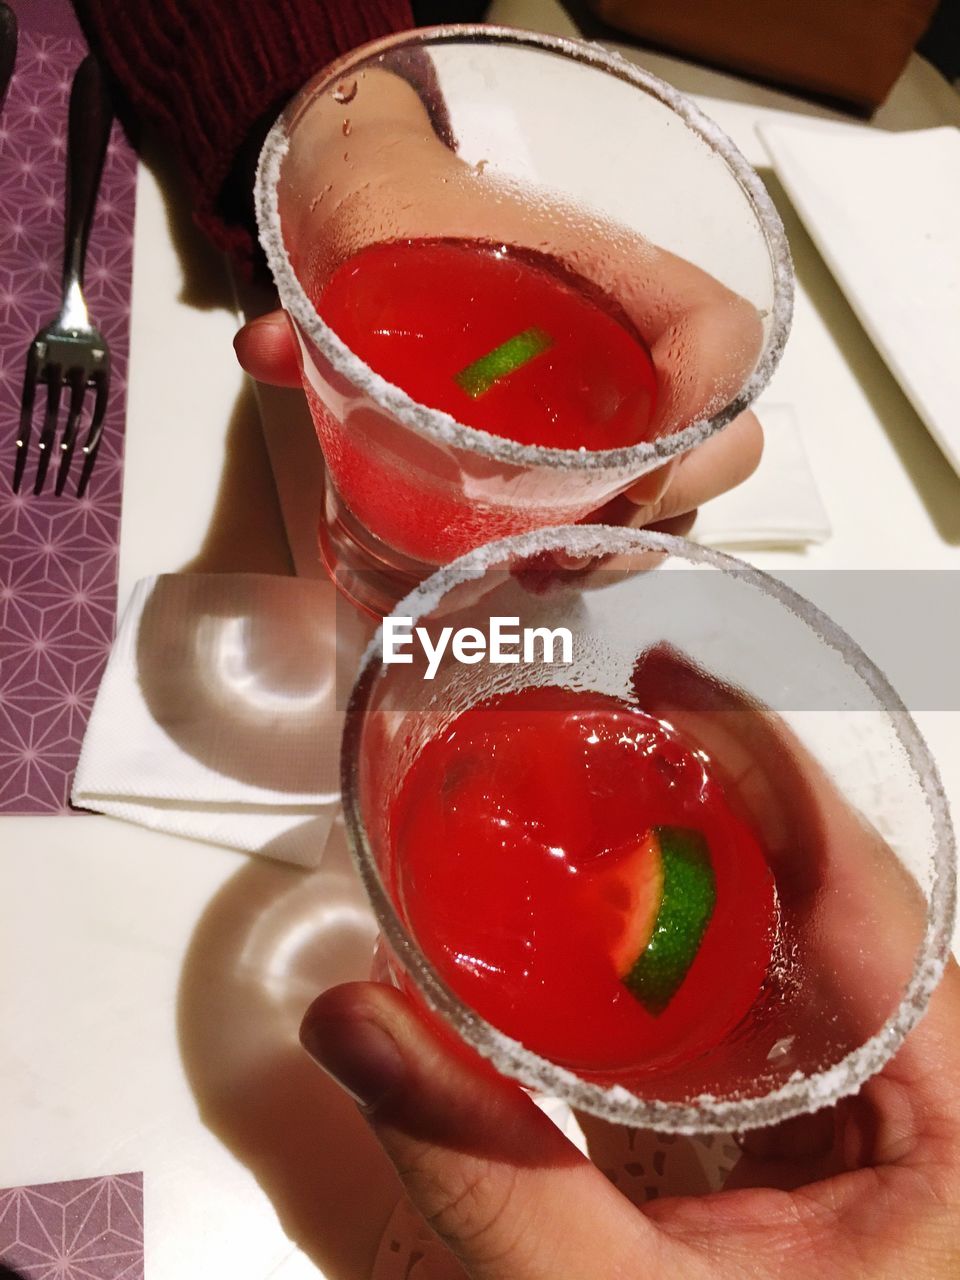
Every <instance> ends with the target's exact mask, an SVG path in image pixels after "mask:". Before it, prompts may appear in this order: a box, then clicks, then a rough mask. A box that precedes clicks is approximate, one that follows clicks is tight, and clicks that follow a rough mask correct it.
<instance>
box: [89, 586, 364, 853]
mask: <svg viewBox="0 0 960 1280" xmlns="http://www.w3.org/2000/svg"><path fill="white" fill-rule="evenodd" d="M366 626H367V624H365V623H364V622H363V621H362V620H361V619H359V618H358V616H357V615H356V613H355V612H354V611H353V610H352V609H350V608H349V606H347V605H341V604H340V603H338V597H337V593H336V591H335V590H334V588H333V586H332V584H331V583H329V582H327V581H306V580H303V579H298V578H282V577H271V576H269V575H263V574H192V575H179V576H178V575H164V576H160V577H153V578H145V579H143V580H142V581H141V582H139V583H138V584H137V586H136V587H135V589H134V592H133V595H132V597H131V600H130V603H129V605H128V607H127V609H126V611H125V613H124V616H123V619H122V621H121V624H120V628H119V633H118V635H117V639H116V641H115V643H114V646H113V649H112V652H111V654H110V659H109V662H108V664H107V669H106V672H105V674H104V677H103V681H102V683H101V685H100V689H99V692H98V694H97V698H96V702H95V704H94V708H93V713H92V715H91V717H90V722H89V725H88V728H87V733H86V737H85V738H84V742H83V748H82V751H81V755H80V761H79V764H78V766H77V772H76V776H75V779H74V786H73V793H72V801H73V803H74V804H75V805H78V806H80V807H82V808H86V809H95V810H97V811H98V812H100V813H106V814H111V815H113V816H115V817H118V818H126V819H128V820H129V821H131V822H138V823H141V824H142V825H144V826H148V827H154V828H156V829H157V830H160V831H170V832H174V833H176V834H179V835H185V836H192V837H194V838H196V839H200V840H208V841H211V842H213V843H215V844H222V845H227V846H230V847H232V848H235V849H241V850H246V851H249V852H251V853H260V854H264V855H266V856H268V857H273V858H279V859H282V860H283V861H286V862H293V863H297V864H298V865H300V866H315V865H316V864H317V863H318V862H319V860H320V858H321V857H322V854H323V849H324V846H325V844H326V839H327V835H328V833H329V830H330V827H331V825H332V823H333V819H334V817H335V815H336V813H337V811H338V808H339V785H340V784H339V750H340V722H341V716H342V707H343V705H344V702H345V697H346V694H347V693H349V689H350V685H351V683H352V676H353V671H354V670H355V668H356V662H357V659H358V656H359V653H360V651H361V647H362V645H363V643H364V639H365V630H366Z"/></svg>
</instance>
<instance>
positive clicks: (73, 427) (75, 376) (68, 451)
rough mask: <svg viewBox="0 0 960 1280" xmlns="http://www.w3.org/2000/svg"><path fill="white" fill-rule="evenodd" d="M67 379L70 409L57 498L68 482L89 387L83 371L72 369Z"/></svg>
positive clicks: (62, 448) (61, 447)
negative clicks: (84, 401)
mask: <svg viewBox="0 0 960 1280" xmlns="http://www.w3.org/2000/svg"><path fill="white" fill-rule="evenodd" d="M67 378H68V381H69V383H70V408H69V410H68V412H67V425H66V426H65V427H64V429H63V437H62V439H61V441H60V466H59V468H58V469H57V483H56V485H55V487H54V492H55V493H56V495H57V497H59V496H60V494H62V493H63V486H64V485H65V484H66V482H67V473H68V472H69V470H70V463H71V461H72V460H73V450H74V446H75V445H76V443H77V428H78V427H79V425H80V414H81V412H82V411H83V397H84V393H85V391H86V387H87V381H86V378H84V376H83V371H82V370H81V369H71V370H70V373H69V374H68V375H67Z"/></svg>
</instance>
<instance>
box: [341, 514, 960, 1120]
mask: <svg viewBox="0 0 960 1280" xmlns="http://www.w3.org/2000/svg"><path fill="white" fill-rule="evenodd" d="M578 559H579V560H582V561H586V562H587V564H588V567H586V568H583V567H582V568H580V569H572V568H571V569H563V568H559V567H558V565H559V564H560V563H562V562H567V563H569V562H570V561H571V560H578ZM401 616H402V617H403V619H404V622H403V624H402V631H403V634H404V635H405V636H406V637H407V639H406V642H405V643H404V645H403V646H402V650H403V653H404V657H403V658H401V659H400V660H399V661H396V662H392V661H388V658H390V657H391V656H392V654H393V651H394V648H395V647H394V646H391V645H390V643H386V644H385V643H384V638H385V636H388V635H389V633H390V632H391V628H393V629H394V631H395V630H396V628H395V627H394V624H395V623H396V624H397V625H398V626H399V625H400V624H399V619H400V617H401ZM497 619H499V620H500V622H502V623H504V624H505V625H506V630H507V631H508V632H509V633H510V634H511V635H512V636H513V637H514V643H513V644H512V645H508V646H507V649H508V651H509V653H511V654H512V655H513V656H509V657H507V658H506V660H505V661H501V662H494V661H491V660H490V650H489V649H487V650H486V651H485V650H484V644H483V641H482V637H484V636H487V637H491V636H492V635H493V630H494V626H493V624H494V622H495V621H496V620H497ZM414 626H415V627H418V628H420V632H419V633H418V635H414V634H413V632H412V627H414ZM560 627H565V628H567V629H568V630H569V632H570V635H571V643H570V648H569V651H568V653H567V654H566V655H564V654H563V652H562V647H561V646H560V644H559V643H556V644H554V643H551V644H550V653H551V655H552V656H551V659H550V660H549V661H547V660H545V648H544V645H545V640H546V637H547V636H548V635H549V633H551V632H555V631H556V630H557V629H558V628H560ZM525 634H530V635H533V636H534V638H535V640H536V643H535V644H534V645H533V646H532V652H531V653H530V654H527V652H526V648H525V646H523V652H522V653H521V646H520V645H519V644H518V643H517V642H516V637H517V636H521V635H525ZM458 635H459V636H460V637H461V643H460V644H459V645H458V643H457V641H456V637H457V636H458ZM411 636H413V638H412V639H411ZM458 653H459V656H458ZM431 654H433V655H439V656H438V657H432V658H431V657H430V655H431ZM485 655H486V656H485ZM611 708H612V709H613V713H614V714H611ZM342 779H343V804H344V815H345V820H346V825H347V831H348V834H349V837H350V841H351V846H352V849H353V853H354V856H355V860H356V863H357V866H358V869H359V872H360V874H361V877H362V879H363V882H364V885H365V887H366V889H367V891H368V893H369V895H370V899H371V901H372V904H373V907H374V910H375V912H376V915H377V919H378V922H379V924H380V927H381V930H382V934H383V943H384V951H383V955H384V958H385V961H386V967H387V974H388V976H390V977H391V978H392V979H393V980H394V981H395V982H396V983H397V984H398V985H399V986H401V987H402V988H404V989H405V990H407V991H408V992H409V993H410V994H411V995H412V996H413V997H414V1000H415V1001H416V1002H417V1003H418V1004H419V1005H420V1006H421V1007H424V1006H426V1008H428V1009H430V1010H432V1011H433V1012H434V1013H435V1014H436V1015H438V1016H439V1018H440V1020H441V1021H442V1022H443V1023H444V1024H445V1025H446V1027H448V1028H450V1029H452V1030H453V1031H454V1032H455V1033H456V1035H457V1036H459V1037H460V1038H461V1039H462V1040H463V1041H465V1042H466V1043H467V1044H469V1045H471V1046H472V1047H473V1048H474V1049H476V1050H477V1051H478V1052H480V1053H481V1054H482V1055H484V1056H485V1057H487V1058H488V1059H489V1060H490V1061H491V1062H492V1063H493V1064H494V1065H495V1066H496V1067H497V1068H498V1069H499V1070H500V1071H501V1072H503V1073H504V1074H507V1075H510V1076H513V1077H515V1078H516V1079H518V1080H520V1081H521V1082H522V1083H523V1084H525V1085H527V1086H528V1087H530V1088H533V1089H538V1090H541V1091H543V1092H545V1093H547V1094H552V1095H555V1096H558V1097H560V1098H562V1099H564V1100H565V1101H566V1102H568V1103H569V1104H570V1105H572V1106H574V1107H577V1108H580V1109H581V1110H584V1111H587V1112H591V1113H593V1114H596V1115H599V1116H603V1117H605V1118H607V1119H609V1120H614V1121H618V1122H621V1123H625V1124H630V1125H634V1126H638V1127H650V1128H655V1129H659V1130H663V1131H672V1132H714V1131H730V1130H736V1129H741V1128H743V1129H748V1128H754V1127H758V1126H764V1125H770V1124H773V1123H776V1122H778V1121H780V1120H783V1119H787V1118H789V1117H791V1116H795V1115H798V1114H801V1113H804V1112H809V1111H815V1110H817V1109H818V1108H820V1107H824V1106H828V1105H831V1104H832V1103H834V1102H836V1101H837V1100H838V1099H840V1098H842V1097H844V1096H846V1095H848V1094H851V1093H853V1092H855V1091H856V1090H857V1089H858V1088H859V1087H860V1086H861V1084H862V1083H863V1082H864V1081H865V1080H866V1079H867V1078H868V1077H869V1076H871V1075H872V1074H874V1073H875V1072H877V1071H879V1070H881V1069H882V1068H883V1066H884V1065H885V1063H887V1062H888V1061H889V1059H890V1058H891V1057H892V1056H893V1054H894V1053H895V1052H896V1051H897V1049H898V1048H899V1046H900V1044H901V1043H902V1041H903V1038H904V1036H905V1035H906V1034H907V1033H908V1032H909V1031H910V1029H911V1028H912V1027H913V1026H914V1025H915V1024H916V1022H917V1021H918V1020H919V1018H920V1017H921V1016H922V1014H923V1011H924V1009H925V1008H926V1005H927V1001H928V1000H929V998H930V995H931V992H932V990H933V987H934V985H935V984H936V982H937V980H938V979H939V977H940V975H941V973H942V971H943V966H944V964H945V961H946V958H947V956H948V955H949V949H950V942H951V936H952V932H953V918H954V894H955V887H956V867H955V845H954V836H953V830H952V827H951V823H950V818H949V815H948V812H947V806H946V801H945V798H944V794H943V790H942V786H941V783H940V779H939V777H938V775H937V770H936V766H935V765H934V762H933V760H932V759H931V757H930V755H929V752H928V751H927V749H926V746H925V745H924V743H923V741H922V739H921V737H920V734H919V732H918V730H917V727H916V725H915V724H914V722H913V720H912V719H911V717H910V715H909V714H908V712H907V710H906V708H905V707H904V706H903V704H902V702H901V701H900V699H899V698H898V697H897V694H896V693H895V692H894V690H893V689H892V688H891V687H890V685H889V684H888V682H887V681H886V679H885V678H884V677H883V675H882V674H881V673H880V672H879V671H878V670H877V668H876V667H875V666H874V665H873V664H872V663H871V662H870V660H869V659H868V658H867V657H866V655H865V654H864V653H863V652H862V651H861V650H860V649H859V648H858V647H857V645H856V644H855V643H854V642H853V641H852V640H851V639H850V638H849V637H848V636H847V635H845V634H844V633H843V632H842V631H841V630H840V629H839V628H838V627H837V626H836V625H834V624H833V623H831V622H830V620H829V619H828V618H826V617H825V616H824V615H823V614H822V613H820V612H819V610H817V609H816V608H815V607H814V606H813V605H811V604H809V603H808V602H807V601H805V600H803V599H801V598H800V597H799V596H797V595H796V594H795V593H794V592H792V591H790V590H789V589H788V588H787V587H785V586H784V585H783V584H781V583H779V582H778V581H776V580H775V579H773V578H770V577H767V576H766V575H764V574H762V573H759V572H757V571H756V570H754V569H752V568H750V567H749V566H747V565H745V564H743V563H742V562H739V561H736V560H733V559H731V558H730V557H727V556H723V555H720V554H718V553H716V552H713V551H708V550H705V549H703V548H699V547H696V546H694V545H692V544H690V543H686V542H684V541H682V540H681V539H678V538H670V537H666V536H665V535H661V534H655V533H648V532H645V531H636V530H628V529H614V528H608V527H604V526H593V527H591V528H583V527H580V528H567V529H551V530H543V531H540V532H538V533H535V534H527V535H524V536H522V537H519V538H510V539H505V540H503V541H502V542H498V543H493V544H490V545H489V546H485V547H482V548H480V549H479V550H477V551H474V552H471V553H470V554H468V555H467V556H464V557H462V558H461V559H459V560H457V561H455V562H454V563H453V564H451V565H449V566H447V567H446V568H444V569H441V570H439V571H438V572H437V573H436V574H435V575H433V576H432V577H431V578H430V579H428V581H427V582H425V583H424V584H423V585H422V586H421V587H420V588H418V589H417V590H415V591H414V592H412V593H411V594H410V596H408V597H407V598H406V599H405V600H404V601H402V602H401V603H400V605H399V606H398V609H397V611H396V614H395V615H393V617H391V618H388V619H385V621H384V629H383V631H382V632H379V633H378V634H377V636H376V637H375V638H374V640H373V641H372V642H371V645H370V647H369V649H368V651H367V654H366V656H365V658H364V661H363V663H362V665H361V669H360V672H359V675H358V678H357V681H356V683H355V685H354V689H353V693H352V696H351V699H350V702H349V705H348V708H347V713H346V722H345V731H344V740H343V753H342ZM418 780H419V781H423V780H425V781H426V783H427V785H426V787H424V786H420V785H418ZM411 781H412V782H413V784H414V786H413V789H411ZM718 786H719V788H720V791H719V792H718V789H717V788H718ZM724 810H726V812H724ZM680 815H682V816H680ZM662 824H666V825H662ZM650 828H653V830H654V831H655V832H656V833H658V839H659V842H660V850H659V852H658V851H657V850H656V849H651V848H650V847H649V843H648V840H647V838H646V837H644V838H642V839H641V834H642V833H643V832H644V831H648V830H649V829H650ZM681 828H683V829H681ZM881 831H882V836H881ZM624 836H627V837H628V840H627V842H626V843H624V842H623V840H622V838H623V837H624ZM611 837H612V838H611ZM668 859H672V862H673V869H672V870H671V869H670V868H669V867H668V866H667V860H668ZM658 863H659V864H660V869H659V872H658V871H657V866H658ZM607 867H609V868H611V871H610V873H609V874H608V872H607V871H606V869H605V868H607ZM653 873H656V874H658V875H659V877H660V884H659V888H658V889H657V895H658V897H659V899H660V902H659V914H657V917H656V925H655V928H654V932H653V934H652V935H649V933H648V932H646V931H645V932H644V934H643V936H642V937H640V938H639V941H637V934H636V931H635V927H634V926H635V925H637V924H638V923H639V921H640V917H641V916H642V914H643V904H644V901H645V899H646V898H647V897H648V896H649V888H650V884H651V878H652V874H653ZM671 878H672V879H671ZM707 880H709V881H711V888H710V894H711V897H712V903H711V905H710V906H709V907H708V910H707V912H706V924H705V931H704V928H703V922H702V921H700V922H699V923H698V918H697V912H698V910H699V909H700V906H701V905H702V901H703V895H704V886H705V884H706V881H707ZM771 885H772V886H773V887H774V893H775V896H774V897H773V898H771ZM771 906H773V912H772V918H773V920H774V927H773V932H772V935H770V934H767V933H765V930H766V928H767V922H769V920H770V918H771V910H770V909H771ZM624 921H626V922H627V924H626V928H624V927H623V922H624ZM631 937H632V938H633V944H634V945H633V947H632V951H633V952H640V953H641V959H640V960H639V962H638V963H637V964H635V965H633V966H632V967H630V966H629V965H628V966H623V965H621V964H619V960H620V959H622V956H621V955H620V945H621V943H623V942H624V941H626V942H627V943H628V944H629V943H630V942H631ZM764 939H766V950H765V952H761V951H759V950H758V948H757V943H758V942H763V941H764ZM688 943H692V944H693V945H692V948H691V949H689V953H687V952H686V951H685V948H687V944H688ZM644 948H646V949H645V950H644ZM629 949H630V948H629V947H628V950H629ZM654 951H658V952H659V954H657V955H654ZM758 957H759V960H760V961H761V963H760V964H759V967H758ZM618 975H619V976H618Z"/></svg>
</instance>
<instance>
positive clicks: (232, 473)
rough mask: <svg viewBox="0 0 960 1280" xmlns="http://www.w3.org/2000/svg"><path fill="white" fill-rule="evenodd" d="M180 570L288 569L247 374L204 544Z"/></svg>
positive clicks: (277, 506) (290, 567)
mask: <svg viewBox="0 0 960 1280" xmlns="http://www.w3.org/2000/svg"><path fill="white" fill-rule="evenodd" d="M224 358H225V359H228V360H232V359H233V354H232V352H229V351H227V352H226V353H225V354H224ZM318 505H319V501H318ZM179 572H181V573H277V574H284V575H289V574H292V573H293V561H292V559H291V556H290V548H289V546H288V545H287V537H286V534H285V533H284V527H283V517H282V515H281V512H280V503H279V500H278V498H277V490H276V485H275V484H274V479H273V471H272V468H271V465H270V458H269V456H268V454H267V447H266V444H265V442H264V438H263V426H262V424H261V419H260V410H259V408H258V405H257V399H256V395H255V393H254V390H253V384H252V383H251V382H250V381H249V380H248V381H247V382H246V383H245V384H244V387H243V390H242V391H241V392H240V394H239V395H238V396H237V399H236V402H235V403H234V406H233V411H232V413H231V414H230V422H229V424H228V426H227V434H226V440H225V442H224V457H223V470H222V471H221V473H220V482H219V488H218V490H217V497H216V505H215V507H214V509H213V513H212V515H211V519H210V525H209V527H208V529H207V531H206V534H205V535H204V539H203V545H202V546H201V547H200V549H199V551H198V552H197V554H196V555H195V556H194V558H193V559H192V560H190V561H189V563H187V564H185V565H182V566H181V567H180V570H179Z"/></svg>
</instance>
